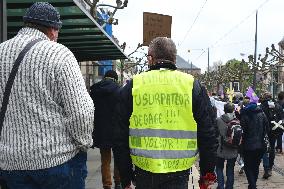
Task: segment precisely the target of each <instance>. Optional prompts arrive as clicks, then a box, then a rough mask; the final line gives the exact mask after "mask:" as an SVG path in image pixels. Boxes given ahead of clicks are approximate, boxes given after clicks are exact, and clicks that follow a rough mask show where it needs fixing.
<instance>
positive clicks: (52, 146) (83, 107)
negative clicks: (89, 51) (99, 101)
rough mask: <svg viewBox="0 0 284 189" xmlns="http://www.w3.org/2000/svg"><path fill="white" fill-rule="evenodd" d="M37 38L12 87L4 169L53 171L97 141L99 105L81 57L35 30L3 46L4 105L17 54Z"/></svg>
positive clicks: (0, 159) (1, 154) (1, 149)
mask: <svg viewBox="0 0 284 189" xmlns="http://www.w3.org/2000/svg"><path fill="white" fill-rule="evenodd" d="M38 38H40V39H42V41H40V42H38V43H37V44H35V45H34V46H33V47H32V48H31V49H30V51H29V52H28V53H27V54H26V55H25V57H24V59H23V61H22V63H21V65H20V67H19V70H18V73H17V75H16V78H15V81H14V84H13V87H12V91H11V95H10V99H9V104H8V108H7V112H6V116H5V120H4V124H3V128H2V132H1V138H0V168H1V169H4V170H38V169H44V168H49V167H54V166H57V165H60V164H62V163H64V162H66V161H68V160H70V159H71V158H72V157H74V156H75V155H76V154H77V153H78V152H79V150H82V149H86V148H88V147H90V146H91V145H92V142H93V141H92V131H93V119H94V105H93V102H92V99H91V98H90V96H89V94H88V92H87V90H86V87H85V83H84V79H83V77H82V74H81V71H80V68H79V65H78V62H77V60H76V58H75V57H74V55H73V53H72V52H71V51H70V50H69V49H68V48H66V47H65V46H63V45H61V44H58V43H56V42H53V41H50V40H49V39H48V37H47V36H46V35H45V34H44V33H42V32H40V31H38V30H36V29H32V28H23V29H21V30H20V31H19V32H18V34H17V35H16V36H15V37H14V38H12V39H10V40H8V41H6V42H3V43H1V44H0V87H1V89H0V106H1V105H2V99H3V93H4V89H5V85H6V83H7V80H8V77H9V74H10V72H11V69H12V67H13V64H14V62H15V60H16V58H17V56H18V55H19V53H20V51H21V50H22V49H23V48H24V47H25V46H26V45H27V44H28V43H29V42H30V41H31V40H34V39H38Z"/></svg>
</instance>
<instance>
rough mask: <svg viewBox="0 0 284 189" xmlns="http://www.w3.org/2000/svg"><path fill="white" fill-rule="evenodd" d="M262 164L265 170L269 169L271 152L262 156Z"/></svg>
mask: <svg viewBox="0 0 284 189" xmlns="http://www.w3.org/2000/svg"><path fill="white" fill-rule="evenodd" d="M262 164H263V168H264V170H265V171H268V170H269V169H270V168H269V153H264V154H263V157H262Z"/></svg>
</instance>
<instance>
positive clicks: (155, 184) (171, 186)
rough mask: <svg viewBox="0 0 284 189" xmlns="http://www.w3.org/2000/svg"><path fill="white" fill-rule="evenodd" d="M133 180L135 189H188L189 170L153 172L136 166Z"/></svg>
mask: <svg viewBox="0 0 284 189" xmlns="http://www.w3.org/2000/svg"><path fill="white" fill-rule="evenodd" d="M135 180H136V188H135V189H188V180H189V171H180V172H175V173H164V174H163V173H157V174H155V173H150V172H147V171H144V170H141V169H139V168H138V169H137V168H136V170H135Z"/></svg>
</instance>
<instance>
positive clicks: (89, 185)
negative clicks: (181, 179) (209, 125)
mask: <svg viewBox="0 0 284 189" xmlns="http://www.w3.org/2000/svg"><path fill="white" fill-rule="evenodd" d="M87 166H88V171H89V173H88V177H87V179H86V189H103V186H102V182H101V172H100V153H99V150H98V149H95V150H93V149H91V150H89V152H88V162H87ZM112 166H113V165H112ZM238 170H239V166H238V165H237V164H236V166H235V184H234V188H235V189H247V185H248V184H247V180H246V176H245V174H242V175H240V174H239V173H238ZM224 172H225V171H224ZM262 175H263V167H262V164H261V166H260V173H259V179H258V181H257V185H258V189H284V155H283V154H282V155H279V154H277V155H276V159H275V168H274V170H273V176H272V177H270V178H269V179H268V180H264V179H262ZM198 178H199V175H198V171H197V169H196V167H195V166H194V167H193V169H192V174H191V175H190V177H189V186H188V188H189V189H197V188H199V187H198V184H197V181H198ZM216 187H217V185H214V186H213V187H212V189H215V188H216Z"/></svg>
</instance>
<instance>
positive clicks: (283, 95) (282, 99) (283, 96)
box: [276, 91, 284, 154]
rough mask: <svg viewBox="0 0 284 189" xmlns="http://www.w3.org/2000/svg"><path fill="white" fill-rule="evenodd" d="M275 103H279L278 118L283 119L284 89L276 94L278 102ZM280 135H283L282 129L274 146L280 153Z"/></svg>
mask: <svg viewBox="0 0 284 189" xmlns="http://www.w3.org/2000/svg"><path fill="white" fill-rule="evenodd" d="M277 105H279V110H280V117H279V118H280V119H281V120H282V121H284V91H281V92H280V93H279V94H278V102H277ZM282 135H283V130H280V132H279V135H278V137H277V146H276V151H277V152H278V153H280V154H282V153H283V152H282Z"/></svg>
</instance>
